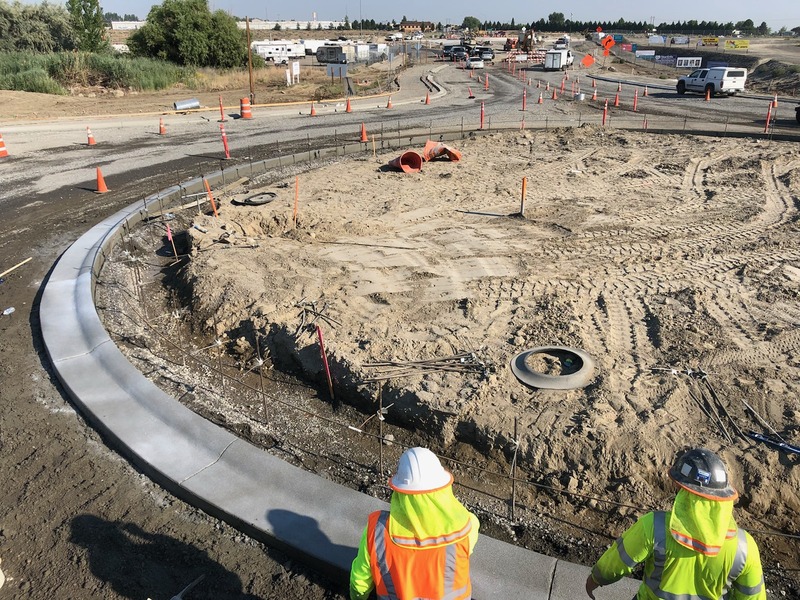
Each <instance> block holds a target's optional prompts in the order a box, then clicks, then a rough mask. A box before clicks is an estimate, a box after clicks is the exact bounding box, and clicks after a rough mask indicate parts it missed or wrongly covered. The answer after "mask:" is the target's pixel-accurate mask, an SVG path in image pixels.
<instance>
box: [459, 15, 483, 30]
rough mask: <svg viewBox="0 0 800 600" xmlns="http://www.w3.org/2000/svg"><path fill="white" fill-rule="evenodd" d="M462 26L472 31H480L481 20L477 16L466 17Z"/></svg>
mask: <svg viewBox="0 0 800 600" xmlns="http://www.w3.org/2000/svg"><path fill="white" fill-rule="evenodd" d="M461 27H463V28H464V29H469V30H470V31H478V30H479V29H480V28H481V22H480V19H478V18H477V17H464V21H463V22H462V23H461Z"/></svg>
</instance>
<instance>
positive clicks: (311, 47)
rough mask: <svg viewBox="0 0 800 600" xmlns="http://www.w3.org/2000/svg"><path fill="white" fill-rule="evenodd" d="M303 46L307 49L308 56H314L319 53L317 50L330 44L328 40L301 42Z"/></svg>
mask: <svg viewBox="0 0 800 600" xmlns="http://www.w3.org/2000/svg"><path fill="white" fill-rule="evenodd" d="M300 42H301V43H302V44H303V48H304V49H305V52H306V56H314V55H316V53H317V49H318V48H319V47H320V46H324V45H325V44H327V43H328V41H327V40H300Z"/></svg>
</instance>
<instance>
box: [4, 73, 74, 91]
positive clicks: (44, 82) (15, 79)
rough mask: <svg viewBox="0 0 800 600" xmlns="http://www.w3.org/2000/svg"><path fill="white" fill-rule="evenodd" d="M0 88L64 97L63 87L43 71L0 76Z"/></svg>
mask: <svg viewBox="0 0 800 600" xmlns="http://www.w3.org/2000/svg"><path fill="white" fill-rule="evenodd" d="M0 87H2V88H3V89H8V90H16V91H20V92H38V93H40V94H57V95H64V94H66V93H67V90H65V89H64V88H63V87H61V86H60V85H58V83H56V82H55V81H53V80H52V79H51V78H50V76H49V75H48V74H47V72H46V71H45V70H44V69H29V70H27V71H21V72H19V73H13V74H9V75H0Z"/></svg>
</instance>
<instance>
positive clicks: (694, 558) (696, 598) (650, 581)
mask: <svg viewBox="0 0 800 600" xmlns="http://www.w3.org/2000/svg"><path fill="white" fill-rule="evenodd" d="M671 517H672V512H671V511H670V512H662V511H658V512H651V513H647V514H646V515H644V516H642V517H641V518H640V519H639V520H638V521H637V522H636V523H635V524H634V525H633V526H632V527H631V528H630V529H628V530H627V531H626V532H625V533H624V534H623V535H622V537H620V538H619V539H618V540H616V541H615V542H614V543H613V544H612V545H611V547H610V548H609V549H608V550H606V552H605V553H604V554H603V556H601V557H600V560H598V561H597V564H595V566H594V568H593V569H592V578H593V579H594V581H595V582H596V583H598V584H600V585H607V584H609V583H613V582H615V581H617V580H619V579H620V578H622V577H624V576H626V575H630V573H631V571H632V570H633V568H634V567H635V566H636V565H637V564H639V563H642V562H643V563H644V580H643V581H642V585H641V586H640V587H639V593H638V594H637V598H638V600H655V599H662V600H676V599H680V600H719V599H723V598H724V599H727V600H766V597H767V594H766V589H765V587H764V575H763V572H762V569H761V558H760V555H759V552H758V546H756V543H755V541H754V540H753V538H752V537H751V536H750V534H749V533H747V532H746V531H745V530H743V529H740V528H738V527H736V526H735V522H733V521H731V522H732V523H733V525H734V526H733V529H732V530H730V531H729V532H728V534H727V535H726V536H725V539H724V541H723V542H722V545H721V547H720V548H719V550H718V551H717V552H716V553H715V554H714V555H709V554H704V553H703V552H699V551H697V550H693V549H691V548H689V547H687V546H686V545H683V544H681V543H679V542H678V541H677V540H676V539H675V537H673V535H672V534H671V533H670V531H671V527H670V520H671ZM684 543H686V542H684Z"/></svg>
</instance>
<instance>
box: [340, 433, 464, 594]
mask: <svg viewBox="0 0 800 600" xmlns="http://www.w3.org/2000/svg"><path fill="white" fill-rule="evenodd" d="M389 487H391V488H392V490H394V491H393V493H392V499H391V505H390V509H389V511H388V512H387V511H376V512H374V513H372V514H371V515H370V516H369V519H368V520H367V526H366V528H365V529H364V534H363V535H362V536H361V544H360V546H359V548H358V555H357V556H356V558H355V560H354V561H353V565H352V567H351V569H350V599H351V600H365V599H366V598H367V597H368V596H369V594H370V591H371V590H372V589H373V588H375V591H376V594H377V596H378V599H379V600H406V599H408V600H411V599H412V598H427V599H430V600H436V599H444V598H448V599H452V600H459V599H467V600H468V599H469V598H470V597H471V595H472V584H471V582H470V576H469V558H470V555H471V554H472V549H473V548H474V547H475V542H477V541H478V527H479V523H478V519H477V517H476V516H475V515H473V514H472V513H471V512H469V511H468V510H467V509H466V508H465V507H464V506H463V505H462V504H461V503H460V502H459V501H458V500H457V499H456V497H455V496H454V495H453V476H452V475H451V474H450V473H448V472H447V471H445V470H444V468H442V465H441V463H440V462H439V459H438V458H437V457H436V455H435V454H434V453H433V452H431V451H430V450H428V449H426V448H411V449H409V450H406V451H405V452H404V453H403V455H402V456H401V457H400V461H399V462H398V465H397V472H396V473H395V474H394V476H393V477H392V478H391V479H389Z"/></svg>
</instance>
